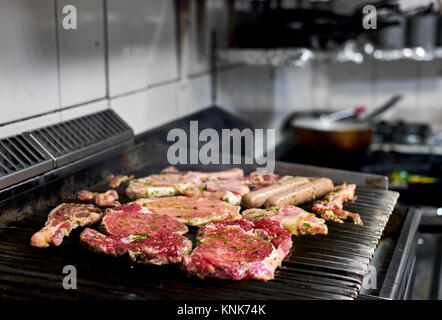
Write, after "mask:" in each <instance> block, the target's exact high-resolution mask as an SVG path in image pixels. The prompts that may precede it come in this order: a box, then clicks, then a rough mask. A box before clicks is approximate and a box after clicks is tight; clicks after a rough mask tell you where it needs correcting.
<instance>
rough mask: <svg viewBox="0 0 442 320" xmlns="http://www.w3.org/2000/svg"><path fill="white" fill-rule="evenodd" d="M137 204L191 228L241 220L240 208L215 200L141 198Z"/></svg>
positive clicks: (180, 197)
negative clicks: (222, 221) (223, 221)
mask: <svg viewBox="0 0 442 320" xmlns="http://www.w3.org/2000/svg"><path fill="white" fill-rule="evenodd" d="M135 202H136V203H138V204H140V205H142V206H144V207H145V208H148V209H150V210H152V211H153V212H154V213H156V214H160V215H166V216H169V217H172V218H175V219H177V220H178V221H180V222H182V223H184V224H186V225H190V226H200V225H202V224H205V223H208V222H213V221H221V220H234V219H239V218H241V214H240V213H239V210H240V207H239V206H232V205H230V204H228V203H227V202H225V201H221V200H218V199H213V198H192V197H183V196H176V197H169V198H152V199H147V198H141V199H138V200H136V201H135Z"/></svg>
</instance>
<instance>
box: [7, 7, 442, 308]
mask: <svg viewBox="0 0 442 320" xmlns="http://www.w3.org/2000/svg"><path fill="white" fill-rule="evenodd" d="M259 2H260V1H254V3H255V4H256V3H259ZM274 2H277V3H278V4H279V5H280V6H281V7H282V8H294V7H297V8H299V7H303V8H322V7H325V6H328V7H327V8H329V9H333V10H334V11H335V12H337V13H342V14H350V13H351V12H352V11H353V10H354V9H355V8H358V6H359V5H360V4H362V3H366V2H367V1H365V0H363V1H360V0H357V1H356V0H334V1H299V0H298V1H297V0H292V1H288V0H281V1H274ZM322 2H324V3H322ZM400 2H401V5H402V6H405V7H406V6H412V5H416V4H419V5H426V4H429V3H430V2H433V3H436V1H429V0H428V1H426V0H417V1H412V0H404V1H400ZM250 3H251V1H245V0H243V1H233V0H230V1H229V0H206V1H202V0H188V1H174V0H165V1H159V0H158V1H146V0H131V1H123V0H87V1H86V0H83V1H78V0H39V1H35V0H2V1H1V2H0V97H1V106H0V110H1V113H0V114H1V116H0V138H4V137H8V136H11V135H15V134H19V133H21V132H24V131H29V130H32V129H35V128H39V127H43V126H47V125H50V124H55V123H58V122H61V121H66V120H69V119H72V118H76V117H79V116H83V115H86V114H90V113H93V112H97V111H100V110H104V109H109V108H110V109H113V110H115V111H116V112H117V113H118V114H119V115H120V116H121V117H122V118H123V119H124V120H125V121H127V123H128V124H129V125H130V126H131V127H132V128H133V129H134V132H135V134H140V133H142V132H145V131H147V130H150V129H153V128H156V127H158V126H161V125H163V124H165V123H167V122H170V121H172V120H175V119H177V118H180V117H184V116H186V115H189V114H191V113H194V112H196V111H200V110H203V109H205V108H206V107H209V106H212V105H217V106H220V107H221V108H224V109H226V110H228V111H231V112H233V113H235V114H237V115H239V116H241V117H243V118H246V119H247V120H248V121H250V122H252V123H253V124H254V125H255V127H258V128H266V127H267V128H276V129H281V127H282V126H283V124H284V122H285V121H286V120H287V118H288V116H289V115H290V114H291V113H293V112H295V111H302V110H308V111H312V110H321V111H335V110H336V111H337V110H342V109H346V108H350V107H354V106H365V107H366V108H367V109H368V110H373V109H374V108H376V107H378V106H379V105H381V104H382V103H384V102H385V101H387V100H388V99H389V98H390V97H391V96H392V95H393V94H401V95H402V96H403V99H402V100H401V101H400V102H399V104H398V105H397V106H395V107H394V108H392V109H391V110H389V111H387V112H386V113H385V114H383V116H382V118H383V119H385V120H389V121H396V120H404V121H406V122H414V123H424V124H426V125H432V126H433V128H435V129H436V130H437V128H439V130H442V128H441V127H442V105H441V102H442V59H440V58H439V59H430V60H429V61H415V60H413V59H398V60H397V61H381V60H378V59H373V58H367V59H364V61H363V62H362V63H354V62H346V63H343V62H330V61H325V62H324V61H317V60H312V61H310V62H307V63H304V64H302V66H293V65H291V66H287V65H279V64H276V65H265V64H264V65H253V64H249V63H248V62H251V60H253V59H252V57H250V59H246V61H242V62H241V61H231V60H229V59H222V57H223V54H222V53H223V50H224V49H226V48H227V47H228V44H229V35H230V31H231V30H230V22H231V21H229V16H230V17H231V15H229V4H231V5H232V4H234V5H235V8H236V10H237V12H241V11H247V10H249V9H250V5H251V4H250ZM204 4H205V5H204ZM66 5H74V6H75V7H76V8H77V24H78V28H77V29H76V30H65V29H64V28H63V27H62V23H63V18H64V16H65V14H64V13H63V8H64V6H66ZM178 7H180V8H181V10H178ZM186 8H188V9H189V10H188V13H189V14H188V15H186V14H185V12H186V10H185V9H186ZM180 21H184V22H181V23H180ZM213 35H215V36H213ZM214 39H215V40H216V41H214ZM214 44H216V48H217V49H219V50H217V51H216V53H219V54H220V55H219V57H218V58H219V59H216V66H215V67H214V65H213V62H214V61H215V60H214V59H213V55H212V53H213V52H214V51H213V50H212V49H213V45H214ZM439 45H440V46H442V43H439ZM247 58H248V57H247ZM212 71H213V72H212ZM441 132H442V131H441ZM283 138H284V135H283V130H278V135H277V143H279V142H282V141H283ZM415 144H416V143H415ZM417 144H419V143H417ZM373 154H374V153H373ZM381 156H383V157H385V158H379V157H373V156H370V157H367V158H366V160H367V161H366V162H365V163H364V165H368V166H370V165H372V164H373V163H375V164H376V165H385V166H384V167H383V168H381V169H380V170H376V168H374V167H370V168H369V169H367V170H366V171H367V172H374V173H382V174H387V173H388V172H391V171H392V170H396V169H398V170H401V169H404V170H408V169H407V167H406V166H402V165H401V161H402V162H403V161H405V162H408V160H407V159H409V158H410V157H411V158H413V159H412V160H410V163H406V164H407V165H409V164H411V165H412V168H418V170H417V173H420V174H424V175H428V174H432V173H434V172H437V173H438V174H439V175H440V172H441V168H442V165H441V163H442V162H441V161H440V158H439V160H437V161H436V160H435V159H436V158H435V157H433V155H429V154H428V153H425V152H424V153H419V154H417V155H415V154H412V155H411V156H410V154H409V153H407V155H405V153H401V154H399V156H398V155H397V154H395V153H390V152H386V153H385V154H384V153H382V154H381ZM323 158H327V157H323ZM283 160H286V161H292V160H293V159H291V158H285V159H284V158H283ZM297 160H299V159H295V161H297ZM310 160H311V158H310V159H307V161H310ZM350 160H353V158H350ZM395 161H396V162H395ZM433 164H436V165H435V167H437V166H439V167H438V169H437V170H436V171H432V170H431V168H433ZM352 169H355V170H358V171H360V170H362V169H363V167H357V168H352ZM417 179H421V178H420V177H417ZM410 181H411V180H410ZM420 182H422V180H419V181H418V183H417V184H415V185H414V187H416V188H415V189H413V188H411V189H407V187H406V186H405V187H403V186H399V187H398V188H399V189H397V190H400V191H401V198H400V201H403V202H404V201H405V202H406V201H407V200H409V201H410V200H411V199H412V198H413V196H414V197H415V199H414V201H416V202H415V203H413V204H414V205H417V206H418V207H422V210H424V209H425V208H427V207H426V206H427V205H431V207H429V208H428V210H427V211H426V212H427V213H425V212H424V215H423V216H424V219H423V220H425V218H427V219H426V221H424V223H423V227H422V229H421V230H420V231H421V233H420V234H419V241H418V244H419V245H420V249H419V250H418V253H417V255H418V258H419V262H418V263H417V266H416V270H417V275H416V280H415V283H417V284H418V285H416V288H415V289H414V291H413V295H412V297H413V298H424V299H428V298H439V299H441V297H442V293H441V290H442V289H441V288H442V277H441V276H440V275H441V274H442V271H441V270H442V269H441V260H440V256H441V254H440V253H441V252H442V251H441V250H442V238H441V237H440V231H439V230H440V225H441V223H440V217H437V215H442V203H440V196H439V195H440V190H441V184H440V182H439V184H438V185H436V184H433V183H429V186H428V188H425V186H424V185H423V184H421V183H420ZM421 187H424V188H421ZM400 188H402V189H400ZM407 192H408V193H407ZM424 206H425V207H424ZM440 207H441V208H440ZM437 208H439V209H437ZM435 227H439V229H437V231H436V232H434V230H435V229H434V228H435ZM425 228H426V229H425ZM428 230H430V231H431V232H427V231H428ZM432 230H433V231H432ZM424 244H425V245H424ZM438 290H439V291H438Z"/></svg>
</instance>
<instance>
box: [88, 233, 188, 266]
mask: <svg viewBox="0 0 442 320" xmlns="http://www.w3.org/2000/svg"><path fill="white" fill-rule="evenodd" d="M80 240H81V242H82V243H83V244H84V245H86V246H88V247H89V248H90V249H92V250H93V251H95V252H101V253H104V254H106V255H111V256H114V257H118V256H122V255H125V254H126V253H127V254H128V255H129V257H130V258H131V259H132V261H134V262H137V263H143V264H156V265H162V264H167V263H179V262H181V261H182V259H183V257H184V256H186V255H188V254H190V252H191V250H192V242H191V241H190V240H189V239H188V238H186V237H185V236H183V235H181V234H179V233H174V232H168V230H160V231H156V232H153V233H150V234H129V235H112V236H107V235H104V234H102V233H100V232H98V231H96V230H93V229H90V228H86V229H85V230H83V232H82V233H81V235H80Z"/></svg>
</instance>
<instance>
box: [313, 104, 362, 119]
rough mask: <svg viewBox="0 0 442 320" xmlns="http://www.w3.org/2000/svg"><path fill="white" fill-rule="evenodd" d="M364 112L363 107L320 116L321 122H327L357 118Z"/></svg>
mask: <svg viewBox="0 0 442 320" xmlns="http://www.w3.org/2000/svg"><path fill="white" fill-rule="evenodd" d="M364 112H365V107H362V106H358V107H354V108H349V109H345V110H342V111H337V112H333V113H329V114H322V115H321V120H324V119H326V120H328V121H338V120H342V119H349V118H354V117H357V116H359V115H361V114H363V113H364Z"/></svg>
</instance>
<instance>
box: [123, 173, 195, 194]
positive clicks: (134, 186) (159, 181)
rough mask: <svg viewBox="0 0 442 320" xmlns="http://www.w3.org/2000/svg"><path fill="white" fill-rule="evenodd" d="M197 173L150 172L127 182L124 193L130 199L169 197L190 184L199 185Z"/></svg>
mask: <svg viewBox="0 0 442 320" xmlns="http://www.w3.org/2000/svg"><path fill="white" fill-rule="evenodd" d="M199 184H200V179H199V177H198V176H197V175H195V174H192V173H188V174H181V173H169V174H152V175H150V176H148V177H145V178H141V179H134V180H131V181H130V182H129V186H128V187H127V189H126V195H127V196H128V197H129V198H131V199H137V198H158V197H170V196H174V195H178V194H180V193H181V192H180V190H184V189H186V188H188V187H190V186H192V185H199Z"/></svg>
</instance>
